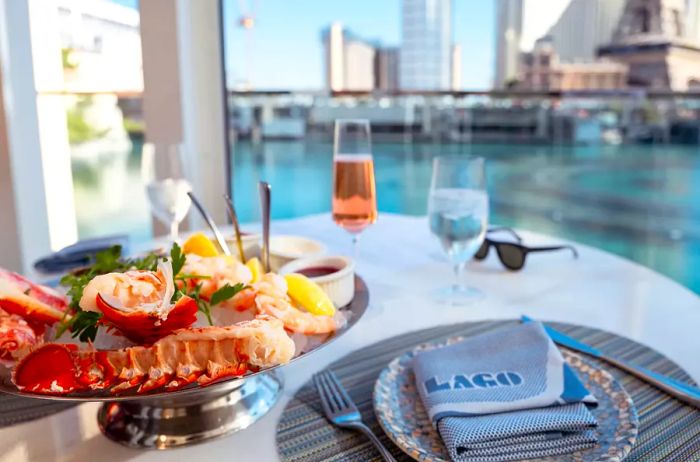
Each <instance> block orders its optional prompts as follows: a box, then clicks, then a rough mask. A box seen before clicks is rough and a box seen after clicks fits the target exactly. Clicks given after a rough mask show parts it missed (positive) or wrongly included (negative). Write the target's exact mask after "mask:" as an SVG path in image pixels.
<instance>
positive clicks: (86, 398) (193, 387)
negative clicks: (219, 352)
mask: <svg viewBox="0 0 700 462" xmlns="http://www.w3.org/2000/svg"><path fill="white" fill-rule="evenodd" d="M368 304H369V292H368V290H367V285H366V284H365V282H364V280H363V279H362V278H361V277H359V276H357V275H356V276H355V297H354V298H353V300H352V301H351V302H350V303H349V304H348V305H347V306H345V307H343V308H341V310H342V311H344V312H349V316H348V317H349V319H348V322H347V324H346V325H345V327H343V328H342V329H340V330H338V331H336V332H334V333H333V334H330V335H328V338H327V339H325V340H324V341H323V343H321V344H320V345H318V346H317V347H315V348H314V349H312V350H310V351H307V352H305V353H303V354H301V355H299V356H296V357H294V358H293V359H292V360H291V361H290V362H288V363H286V364H281V365H279V366H275V367H271V368H267V369H264V370H260V371H258V372H255V373H251V374H247V375H244V376H242V377H231V378H228V379H222V380H220V381H217V382H216V383H214V384H211V385H208V386H205V387H202V386H200V385H198V384H196V383H193V384H189V385H187V386H185V387H183V388H181V389H179V390H174V391H164V390H153V391H150V392H146V393H137V392H136V391H135V388H134V389H132V390H128V391H126V392H124V393H119V394H114V393H112V392H110V391H109V390H91V391H85V392H76V393H68V394H65V395H45V394H41V393H29V392H24V391H19V390H18V389H17V387H15V385H14V384H13V383H12V369H11V368H7V367H3V366H0V392H3V393H10V394H13V395H17V396H23V397H28V398H39V399H48V400H55V401H75V402H91V401H110V402H115V401H131V402H133V401H137V400H154V399H159V398H165V399H171V398H172V399H175V398H177V400H178V401H180V399H179V398H183V397H188V396H189V397H192V398H193V399H196V396H197V395H201V394H203V393H204V392H206V393H204V394H206V395H214V394H216V393H217V392H223V393H226V392H227V391H229V390H233V389H237V388H240V387H241V386H242V384H243V382H245V381H247V380H250V379H254V378H256V377H259V376H261V375H262V374H267V373H269V372H272V371H275V370H277V369H280V368H283V367H284V366H287V365H288V364H292V363H294V362H296V361H297V360H299V359H300V358H303V357H306V356H308V355H310V354H312V353H314V352H315V351H317V350H319V349H321V348H323V347H325V346H326V345H328V344H329V343H331V342H333V341H334V340H335V339H337V338H339V337H341V336H342V335H344V334H345V333H346V332H347V331H348V330H350V329H351V328H352V327H353V326H354V325H355V324H356V323H357V322H358V321H359V320H360V318H361V317H362V316H363V315H364V314H365V311H366V310H367V306H368Z"/></svg>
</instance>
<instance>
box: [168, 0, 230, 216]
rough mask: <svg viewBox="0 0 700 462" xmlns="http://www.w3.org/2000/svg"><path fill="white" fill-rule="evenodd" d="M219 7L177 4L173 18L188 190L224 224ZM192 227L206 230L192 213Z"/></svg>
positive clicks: (213, 0)
mask: <svg viewBox="0 0 700 462" xmlns="http://www.w3.org/2000/svg"><path fill="white" fill-rule="evenodd" d="M219 3H220V2H219V0H178V15H177V18H178V38H179V51H180V85H181V92H182V110H183V114H182V120H183V127H184V144H185V151H186V152H187V153H189V154H190V161H191V162H190V168H191V169H192V187H193V189H194V191H195V192H196V193H197V195H198V197H199V198H200V199H201V200H202V202H203V203H204V204H205V206H206V207H207V210H208V211H209V213H210V214H211V215H212V217H213V218H214V220H215V221H216V222H217V223H220V224H223V223H226V207H225V205H224V200H223V198H222V195H223V194H224V193H226V194H230V192H229V191H227V187H228V184H227V183H228V181H227V178H228V175H229V172H228V171H227V169H228V168H229V156H228V146H226V134H225V133H226V121H225V118H226V102H225V99H226V93H225V90H224V80H223V76H224V71H223V65H224V63H223V59H222V53H221V50H222V47H223V44H222V43H221V34H220V31H221V28H220V21H219V19H220V18H219V16H220V14H221V11H220V8H219V6H220V5H219ZM190 223H191V225H192V226H193V227H196V228H200V227H202V226H204V222H203V221H202V220H201V218H200V216H199V214H190Z"/></svg>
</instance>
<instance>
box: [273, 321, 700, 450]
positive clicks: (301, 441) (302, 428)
mask: <svg viewBox="0 0 700 462" xmlns="http://www.w3.org/2000/svg"><path fill="white" fill-rule="evenodd" d="M516 322H517V321H485V322H478V323H465V324H457V325H452V326H445V327H437V328H433V329H426V330H422V331H418V332H411V333H408V334H404V335H401V336H398V337H394V338H391V339H389V340H385V341H382V342H379V343H376V344H374V345H371V346H369V347H367V348H363V349H361V350H359V351H356V352H353V353H351V354H349V355H348V356H346V357H344V358H342V359H340V360H339V361H336V362H335V363H334V364H332V365H331V366H330V367H331V368H332V369H333V370H334V371H335V373H336V374H337V375H338V378H339V379H340V380H341V381H342V383H343V385H344V386H345V387H346V389H347V390H348V393H349V394H350V397H351V398H352V399H353V401H355V404H357V407H358V408H359V409H360V412H361V413H362V417H363V419H364V421H365V423H367V424H368V425H369V427H370V428H371V429H372V431H374V433H375V434H376V435H378V436H379V437H380V438H381V439H382V442H383V443H384V444H385V445H386V447H387V448H390V449H391V451H392V453H393V455H394V456H395V457H396V459H397V460H399V461H409V460H411V459H410V458H409V457H408V456H406V455H405V454H404V453H403V452H402V451H401V450H400V449H399V448H398V447H396V446H395V445H394V444H393V443H391V441H390V440H389V438H388V437H387V436H386V435H384V433H383V431H382V429H381V427H380V426H379V424H378V423H377V420H376V419H375V417H374V411H373V409H372V389H373V388H374V382H375V380H376V379H377V376H378V375H379V373H380V372H381V370H382V369H384V367H386V365H387V364H388V363H389V361H391V360H392V359H393V358H395V357H396V356H399V355H400V354H402V353H404V352H405V351H408V350H410V349H412V348H413V347H415V346H416V345H418V344H420V343H424V342H428V341H433V340H439V339H442V338H445V337H449V336H453V335H464V336H472V335H478V334H481V333H485V332H488V331H491V330H495V329H499V328H502V327H506V326H510V325H513V324H514V323H516ZM552 326H554V327H556V328H557V329H560V330H562V331H564V332H566V333H568V334H569V335H571V336H572V337H575V338H577V339H579V340H581V341H584V342H586V343H588V344H590V345H592V346H595V347H596V348H599V349H601V350H603V351H605V352H608V353H611V354H614V355H617V356H618V357H620V358H622V359H624V360H626V361H629V362H631V363H634V364H638V365H640V366H644V367H646V368H649V369H651V370H654V371H656V372H659V373H662V374H666V375H668V376H670V377H673V378H675V379H679V380H684V381H687V382H689V383H692V381H691V379H690V377H689V376H688V375H687V374H686V373H685V372H684V371H683V370H682V369H681V368H680V367H679V366H678V365H676V364H675V363H673V362H672V361H671V360H669V359H668V358H666V357H664V356H663V355H661V354H660V353H657V352H656V351H654V350H652V349H650V348H648V347H645V346H644V345H640V344H639V343H636V342H634V341H632V340H629V339H626V338H623V337H620V336H618V335H615V334H611V333H608V332H603V331H601V330H598V329H592V328H588V327H580V326H572V325H568V324H559V323H552ZM599 364H601V366H602V367H604V368H605V369H607V370H608V371H610V373H612V374H613V376H615V378H616V379H617V380H619V381H620V383H622V385H623V386H624V387H625V389H626V390H627V392H628V393H629V394H630V395H631V396H632V399H633V400H634V403H635V406H636V408H637V412H638V415H639V420H640V428H639V435H638V437H637V443H636V444H635V446H634V448H633V449H632V452H631V453H630V455H629V456H627V458H626V459H625V461H645V462H646V461H679V462H680V461H683V462H686V461H698V460H700V411H696V410H695V409H693V408H691V407H690V406H686V405H684V404H682V403H681V402H679V401H677V400H675V399H673V398H671V397H669V396H668V395H666V394H664V393H662V392H660V391H658V390H656V389H655V388H653V387H651V386H649V385H647V384H646V383H644V382H642V381H640V380H637V379H636V378H634V377H632V376H631V375H629V374H627V373H625V372H622V371H620V370H619V369H616V368H614V367H611V366H608V365H607V364H605V363H599ZM277 450H278V452H279V455H280V458H281V459H282V460H284V461H304V462H310V461H336V462H338V461H342V462H346V461H371V460H377V461H378V460H381V459H380V457H379V453H377V452H376V450H375V449H374V447H373V446H372V445H371V444H370V443H369V441H368V440H367V439H366V438H365V437H364V436H362V435H361V434H359V433H356V432H353V431H349V430H341V429H339V428H337V427H334V426H332V425H331V424H330V423H328V421H327V420H326V419H325V418H324V416H323V413H322V410H321V402H320V401H319V398H318V395H317V394H316V390H315V389H314V387H313V384H311V383H310V382H309V383H307V384H306V385H304V386H303V387H302V388H301V389H300V390H299V392H298V393H297V394H296V395H295V397H294V398H293V399H292V400H291V401H290V402H289V403H288V404H287V407H286V408H285V410H284V413H283V414H282V418H281V419H280V422H279V424H278V426H277Z"/></svg>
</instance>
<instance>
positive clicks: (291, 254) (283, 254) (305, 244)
mask: <svg viewBox="0 0 700 462" xmlns="http://www.w3.org/2000/svg"><path fill="white" fill-rule="evenodd" d="M326 251H327V250H326V246H325V245H323V244H321V243H320V242H318V241H315V240H313V239H309V238H306V237H301V236H270V270H272V271H275V272H279V270H280V269H281V268H282V267H283V266H284V265H286V264H287V263H289V262H291V261H294V260H298V259H300V258H311V257H320V256H322V255H325V253H326Z"/></svg>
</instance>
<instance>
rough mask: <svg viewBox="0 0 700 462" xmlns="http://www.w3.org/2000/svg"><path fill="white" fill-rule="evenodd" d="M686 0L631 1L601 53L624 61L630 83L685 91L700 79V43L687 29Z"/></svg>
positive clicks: (600, 54) (628, 0) (628, 1)
mask: <svg viewBox="0 0 700 462" xmlns="http://www.w3.org/2000/svg"><path fill="white" fill-rule="evenodd" d="M687 6H688V5H687V4H686V1H685V0H627V2H626V4H625V8H624V11H623V14H622V16H621V17H620V21H619V23H618V25H617V27H616V29H615V33H614V34H613V38H612V40H611V41H610V43H608V44H605V45H603V46H602V47H600V48H599V49H598V55H599V56H603V57H607V58H610V59H613V60H615V61H618V62H621V63H624V64H626V65H627V66H628V68H629V84H630V85H632V86H639V87H651V88H661V89H671V90H675V91H685V90H687V89H688V88H689V87H691V86H694V85H696V84H697V82H698V81H700V44H699V43H698V42H697V41H694V40H692V38H690V37H689V36H688V32H687V31H686V25H687V21H686V20H687V15H686V7H687Z"/></svg>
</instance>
